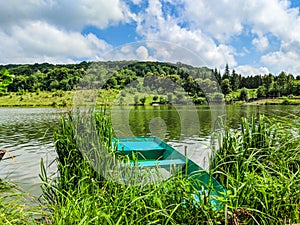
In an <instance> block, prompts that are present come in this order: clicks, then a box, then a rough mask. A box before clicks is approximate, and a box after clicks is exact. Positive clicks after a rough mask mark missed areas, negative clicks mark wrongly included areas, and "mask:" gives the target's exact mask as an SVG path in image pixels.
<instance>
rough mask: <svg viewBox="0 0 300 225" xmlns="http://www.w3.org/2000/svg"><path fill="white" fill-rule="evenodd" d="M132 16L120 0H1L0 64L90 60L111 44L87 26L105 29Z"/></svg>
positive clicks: (128, 19) (106, 49) (103, 51)
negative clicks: (90, 32)
mask: <svg viewBox="0 0 300 225" xmlns="http://www.w3.org/2000/svg"><path fill="white" fill-rule="evenodd" d="M133 16H134V15H133V14H131V13H130V11H129V9H128V8H127V6H126V5H125V3H123V2H121V1H119V0H111V1H106V0H74V1H73V0H72V1H70V0H64V1H58V0H36V1H27V2H26V4H24V1H21V0H11V1H9V2H4V1H1V2H0V42H1V46H0V49H1V51H2V52H5V53H6V54H3V55H2V56H1V57H0V63H3V64H5V63H32V62H44V61H47V62H54V63H56V62H59V63H69V62H75V61H77V60H79V61H80V60H82V59H89V60H93V59H96V58H98V55H101V54H103V53H105V52H106V51H108V50H109V49H110V48H111V46H110V45H109V44H108V43H107V42H106V41H104V40H101V39H99V38H97V37H96V36H95V35H94V34H88V35H83V34H81V31H82V29H83V28H84V26H86V25H93V26H96V27H98V28H105V27H108V26H110V25H115V24H117V23H120V22H122V23H124V22H125V23H126V22H128V21H130V20H131V19H132V17H133Z"/></svg>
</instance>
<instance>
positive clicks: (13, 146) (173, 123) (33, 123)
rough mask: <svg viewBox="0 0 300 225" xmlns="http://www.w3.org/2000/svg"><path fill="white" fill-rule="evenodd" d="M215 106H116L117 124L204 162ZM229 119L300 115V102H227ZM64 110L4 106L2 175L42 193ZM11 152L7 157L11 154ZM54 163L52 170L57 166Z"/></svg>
mask: <svg viewBox="0 0 300 225" xmlns="http://www.w3.org/2000/svg"><path fill="white" fill-rule="evenodd" d="M220 112H222V110H221V111H220V108H218V107H214V106H211V107H209V106H197V107H196V108H195V106H180V107H179V106H157V107H152V106H151V107H150V106H147V107H142V106H141V107H140V106H139V107H134V106H132V107H113V109H112V111H111V115H112V122H113V127H114V130H115V132H116V134H117V135H119V136H148V135H156V136H158V137H160V138H162V139H163V140H164V141H167V142H168V143H169V144H171V145H172V146H174V147H175V148H176V149H178V150H179V151H181V152H182V153H183V152H184V146H187V147H188V155H189V157H191V158H193V159H194V160H195V161H196V162H197V163H199V164H200V165H202V166H203V167H206V168H207V166H208V164H207V161H206V159H205V158H204V156H205V155H207V151H208V146H209V143H210V134H211V132H212V131H214V129H215V128H216V124H213V123H214V122H213V123H212V121H215V117H216V115H219V114H220ZM224 112H226V120H227V124H228V125H229V126H230V127H233V128H238V127H239V122H240V118H241V117H242V116H244V117H248V118H250V117H252V116H257V115H259V114H266V115H280V116H288V115H289V113H291V114H294V115H299V107H297V106H226V111H225V110H224ZM60 115H61V111H59V110H57V109H49V108H47V109H40V108H0V149H6V150H14V152H13V155H18V156H17V157H16V158H15V159H16V162H13V161H12V160H10V159H8V160H4V161H1V162H0V178H7V179H8V180H11V181H13V182H16V183H17V184H19V185H20V186H21V187H23V188H24V189H26V190H27V191H29V192H30V193H34V194H40V188H39V182H40V179H39V172H40V159H41V158H44V160H45V161H47V163H48V164H49V163H50V162H51V161H52V160H53V159H54V158H55V156H56V155H55V151H54V148H53V138H52V137H53V130H54V127H55V125H56V124H58V122H59V117H60ZM6 157H8V156H7V155H6ZM54 170H55V168H54V167H52V168H50V169H49V171H50V172H51V171H52V172H53V171H54Z"/></svg>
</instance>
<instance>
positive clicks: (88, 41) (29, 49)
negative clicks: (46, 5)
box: [0, 22, 111, 64]
mask: <svg viewBox="0 0 300 225" xmlns="http://www.w3.org/2000/svg"><path fill="white" fill-rule="evenodd" d="M0 40H1V45H0V51H1V52H5V53H6V54H5V55H4V56H2V57H1V58H0V63H2V64H6V63H11V62H14V63H33V62H44V61H45V60H46V61H48V62H54V63H55V62H57V61H60V63H62V62H63V63H69V62H74V61H73V60H76V58H95V57H96V56H97V54H99V53H101V52H105V51H108V50H109V49H110V48H111V46H110V45H109V44H107V43H106V42H105V41H103V40H100V39H98V38H97V37H96V36H95V35H93V34H89V35H86V36H83V35H81V34H80V33H78V32H67V31H64V30H61V29H58V28H57V27H55V26H52V25H50V24H47V23H44V22H32V23H27V24H26V26H22V27H21V26H16V25H15V26H13V27H11V29H10V30H9V33H6V32H1V31H0Z"/></svg>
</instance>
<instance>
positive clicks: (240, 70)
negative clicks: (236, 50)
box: [235, 65, 269, 76]
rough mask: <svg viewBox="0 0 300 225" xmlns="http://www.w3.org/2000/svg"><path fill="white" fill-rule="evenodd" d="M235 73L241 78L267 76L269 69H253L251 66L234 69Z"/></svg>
mask: <svg viewBox="0 0 300 225" xmlns="http://www.w3.org/2000/svg"><path fill="white" fill-rule="evenodd" d="M235 71H236V72H237V73H238V74H242V75H243V76H250V75H264V74H269V69H268V68H267V67H253V66H251V65H241V66H238V67H236V68H235Z"/></svg>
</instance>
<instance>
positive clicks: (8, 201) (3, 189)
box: [0, 180, 49, 225]
mask: <svg viewBox="0 0 300 225" xmlns="http://www.w3.org/2000/svg"><path fill="white" fill-rule="evenodd" d="M47 214H48V212H47V211H44V209H43V208H42V206H41V204H40V202H39V201H38V199H37V198H35V197H33V196H31V195H29V194H28V193H26V192H25V191H23V190H21V189H20V188H18V187H17V186H16V185H14V184H12V183H8V182H5V181H3V180H0V224H14V225H15V224H24V225H27V224H28V225H30V224H46V223H48V222H49V221H48V222H47V218H48V217H47Z"/></svg>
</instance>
